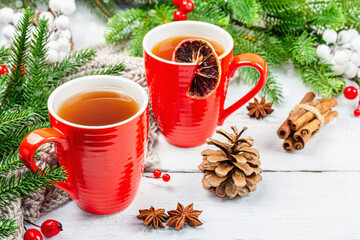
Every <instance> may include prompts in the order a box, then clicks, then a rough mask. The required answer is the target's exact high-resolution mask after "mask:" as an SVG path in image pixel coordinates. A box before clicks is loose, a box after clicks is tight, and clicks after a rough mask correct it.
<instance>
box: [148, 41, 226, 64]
mask: <svg viewBox="0 0 360 240" xmlns="http://www.w3.org/2000/svg"><path fill="white" fill-rule="evenodd" d="M189 38H198V37H174V38H168V39H165V40H163V41H161V42H159V43H158V44H156V45H155V47H154V48H153V49H152V53H153V54H155V55H156V56H158V57H160V58H162V59H165V60H169V61H172V55H173V52H174V50H175V48H176V47H177V45H179V43H180V42H181V41H183V40H185V39H189ZM198 39H203V38H198ZM203 40H206V41H208V42H209V43H210V44H211V45H212V46H213V48H214V49H215V52H216V54H217V55H218V56H220V55H221V54H223V53H224V48H223V47H222V46H221V44H220V43H217V42H215V41H212V40H210V39H203Z"/></svg>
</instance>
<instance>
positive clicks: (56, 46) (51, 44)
mask: <svg viewBox="0 0 360 240" xmlns="http://www.w3.org/2000/svg"><path fill="white" fill-rule="evenodd" d="M48 48H49V50H50V49H52V50H55V51H58V50H59V43H58V42H57V41H50V42H49V43H48Z"/></svg>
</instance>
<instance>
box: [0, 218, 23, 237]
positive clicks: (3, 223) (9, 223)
mask: <svg viewBox="0 0 360 240" xmlns="http://www.w3.org/2000/svg"><path fill="white" fill-rule="evenodd" d="M18 227H19V226H18V225H17V224H16V220H11V219H5V218H3V217H2V218H0V238H6V237H10V236H12V235H14V234H15V233H16V232H17V230H18Z"/></svg>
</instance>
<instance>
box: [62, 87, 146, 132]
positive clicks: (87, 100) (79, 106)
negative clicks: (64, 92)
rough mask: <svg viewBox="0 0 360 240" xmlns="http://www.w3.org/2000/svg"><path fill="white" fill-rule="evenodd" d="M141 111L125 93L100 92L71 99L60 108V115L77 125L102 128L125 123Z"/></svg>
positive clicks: (88, 93) (90, 92)
mask: <svg viewBox="0 0 360 240" xmlns="http://www.w3.org/2000/svg"><path fill="white" fill-rule="evenodd" d="M139 109H140V107H139V104H138V103H137V102H136V101H135V100H134V99H133V98H131V97H130V96H128V95H126V94H124V93H121V92H116V91H110V90H99V91H88V92H82V93H78V94H75V95H73V96H71V97H69V98H68V99H66V100H65V101H64V102H63V103H62V105H61V106H60V108H59V110H58V115H59V117H61V118H62V119H65V120H67V121H69V122H72V123H75V124H80V125H86V126H102V125H109V124H114V123H118V122H121V121H124V120H126V119H128V118H130V117H131V116H133V115H135V114H136V113H137V112H138V111H139Z"/></svg>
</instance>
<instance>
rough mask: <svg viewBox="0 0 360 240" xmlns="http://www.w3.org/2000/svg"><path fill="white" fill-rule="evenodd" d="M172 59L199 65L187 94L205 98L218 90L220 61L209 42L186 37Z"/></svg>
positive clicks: (192, 96)
mask: <svg viewBox="0 0 360 240" xmlns="http://www.w3.org/2000/svg"><path fill="white" fill-rule="evenodd" d="M172 60H173V61H174V62H182V63H195V64H196V66H197V68H196V70H195V72H194V76H193V79H192V81H191V85H190V88H189V90H188V91H187V92H186V95H187V96H189V97H191V98H197V99H204V98H207V97H208V96H210V95H211V94H212V93H213V92H214V91H215V90H216V88H217V86H218V85H219V82H220V76H221V68H220V61H219V58H218V56H217V54H216V52H215V50H214V48H213V47H212V46H211V44H210V43H209V42H207V41H205V40H202V39H185V40H183V41H182V42H180V43H179V45H177V47H176V48H175V50H174V53H173V58H172Z"/></svg>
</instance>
